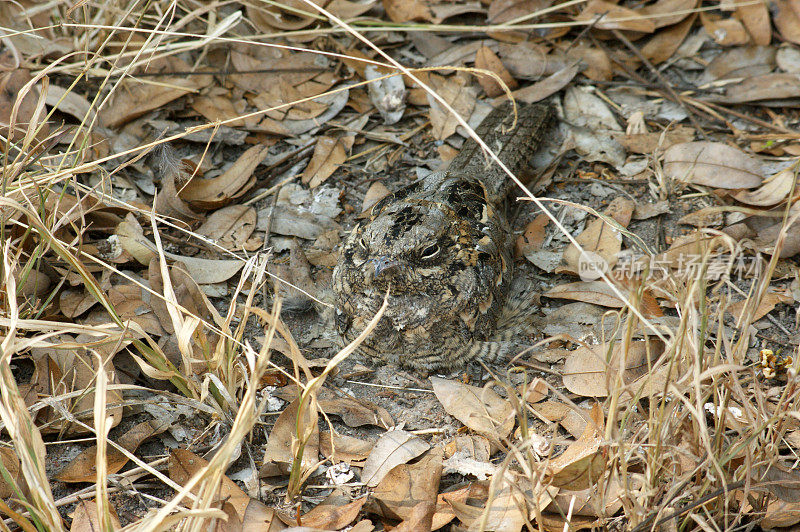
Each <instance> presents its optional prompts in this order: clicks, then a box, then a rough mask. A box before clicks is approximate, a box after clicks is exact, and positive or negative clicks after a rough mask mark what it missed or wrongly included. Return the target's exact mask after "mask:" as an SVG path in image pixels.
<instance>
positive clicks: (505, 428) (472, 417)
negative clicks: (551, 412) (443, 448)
mask: <svg viewBox="0 0 800 532" xmlns="http://www.w3.org/2000/svg"><path fill="white" fill-rule="evenodd" d="M430 380H431V384H433V393H434V394H436V398H437V399H438V400H439V402H440V403H442V406H443V407H444V409H445V411H446V412H447V413H448V414H450V415H451V416H453V417H454V418H456V419H457V420H459V421H460V422H462V423H463V424H464V425H466V426H467V427H469V428H470V429H472V430H474V431H475V432H478V433H480V434H483V435H485V436H486V437H488V438H489V439H491V440H498V439H503V438H505V437H507V436H508V435H509V434H511V430H512V429H513V428H514V409H513V407H512V406H511V403H509V402H508V401H506V400H505V399H503V398H502V397H500V396H499V395H497V393H495V391H494V390H492V389H491V388H477V387H475V386H469V385H468V384H464V383H462V382H458V381H451V380H447V379H441V378H439V377H431V378H430Z"/></svg>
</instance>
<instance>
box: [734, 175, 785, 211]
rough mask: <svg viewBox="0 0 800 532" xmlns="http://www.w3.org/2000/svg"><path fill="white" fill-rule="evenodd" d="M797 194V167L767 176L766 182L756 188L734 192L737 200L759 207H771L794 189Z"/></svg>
mask: <svg viewBox="0 0 800 532" xmlns="http://www.w3.org/2000/svg"><path fill="white" fill-rule="evenodd" d="M793 190H794V191H795V194H797V167H796V165H793V166H792V167H790V168H786V169H785V170H781V171H780V172H778V173H776V174H774V175H772V176H770V177H768V178H766V179H765V180H764V183H763V184H762V185H761V186H760V187H758V188H757V189H755V190H742V191H741V192H737V193H736V194H733V197H734V198H735V199H736V201H741V202H742V203H747V204H748V205H755V206H757V207H771V206H773V205H777V204H778V203H780V202H782V201H784V200H785V199H786V198H787V197H788V196H789V194H791V193H792V191H793Z"/></svg>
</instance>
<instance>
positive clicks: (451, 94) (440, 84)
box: [428, 74, 475, 140]
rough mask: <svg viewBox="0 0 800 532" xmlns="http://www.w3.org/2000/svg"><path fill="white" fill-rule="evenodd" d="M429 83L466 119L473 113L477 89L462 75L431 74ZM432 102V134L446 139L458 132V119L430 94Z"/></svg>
mask: <svg viewBox="0 0 800 532" xmlns="http://www.w3.org/2000/svg"><path fill="white" fill-rule="evenodd" d="M428 85H429V86H430V87H431V88H433V90H435V91H436V92H437V93H438V94H439V96H440V97H441V98H442V99H444V101H446V102H447V103H448V104H450V106H451V107H452V108H453V109H455V111H456V112H457V113H458V114H459V115H461V117H462V118H464V119H465V120H466V119H468V118H469V117H470V115H472V110H473V109H474V107H475V89H473V88H472V87H471V86H470V85H469V82H468V81H467V80H466V79H465V78H463V77H461V76H450V77H445V76H440V75H438V74H429V76H428ZM428 103H429V104H430V118H431V135H432V136H433V138H435V139H436V140H444V139H446V138H447V137H449V136H451V135H452V134H453V133H455V132H456V127H457V126H458V120H456V118H455V117H454V116H453V115H452V114H451V113H450V111H448V110H447V109H445V108H444V107H442V106H441V104H440V103H439V102H438V101H436V100H435V99H433V98H432V97H431V96H430V95H428Z"/></svg>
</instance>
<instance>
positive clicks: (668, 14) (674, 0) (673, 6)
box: [636, 0, 698, 28]
mask: <svg viewBox="0 0 800 532" xmlns="http://www.w3.org/2000/svg"><path fill="white" fill-rule="evenodd" d="M697 4H698V1H697V0H657V1H656V2H655V3H653V4H649V5H646V6H642V7H640V8H639V9H637V10H636V11H637V12H638V13H639V14H640V15H642V16H645V17H648V18H650V19H651V20H652V21H653V25H654V26H655V27H656V28H663V27H665V26H672V25H673V24H677V23H678V22H680V21H682V20H684V19H686V18H687V17H690V16H691V15H692V14H693V13H692V12H691V11H692V10H693V9H694V8H695V7H697Z"/></svg>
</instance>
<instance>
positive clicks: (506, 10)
mask: <svg viewBox="0 0 800 532" xmlns="http://www.w3.org/2000/svg"><path fill="white" fill-rule="evenodd" d="M484 3H485V2H484ZM546 7H550V3H549V2H548V1H547V0H492V1H491V3H489V12H488V13H487V15H486V22H487V23H489V24H504V23H506V22H509V21H512V20H514V19H516V18H519V17H523V16H526V15H530V14H531V13H535V12H537V11H539V10H541V9H544V8H546Z"/></svg>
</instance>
